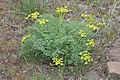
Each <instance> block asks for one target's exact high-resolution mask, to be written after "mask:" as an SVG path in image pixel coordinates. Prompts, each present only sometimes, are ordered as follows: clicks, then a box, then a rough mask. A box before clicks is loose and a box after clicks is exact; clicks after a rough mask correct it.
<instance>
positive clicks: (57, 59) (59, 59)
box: [52, 58, 63, 66]
mask: <svg viewBox="0 0 120 80" xmlns="http://www.w3.org/2000/svg"><path fill="white" fill-rule="evenodd" d="M52 60H53V62H54V64H55V65H56V66H58V65H60V66H63V58H52Z"/></svg>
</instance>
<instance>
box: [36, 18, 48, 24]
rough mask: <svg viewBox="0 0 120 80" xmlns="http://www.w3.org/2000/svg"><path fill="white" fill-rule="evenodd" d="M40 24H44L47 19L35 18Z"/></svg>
mask: <svg viewBox="0 0 120 80" xmlns="http://www.w3.org/2000/svg"><path fill="white" fill-rule="evenodd" d="M37 21H38V22H39V24H40V25H43V24H46V23H47V22H48V20H45V19H42V20H37Z"/></svg>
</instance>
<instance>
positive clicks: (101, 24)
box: [97, 23, 105, 27]
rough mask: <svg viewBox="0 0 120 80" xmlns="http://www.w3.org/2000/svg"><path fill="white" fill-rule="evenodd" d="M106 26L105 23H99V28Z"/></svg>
mask: <svg viewBox="0 0 120 80" xmlns="http://www.w3.org/2000/svg"><path fill="white" fill-rule="evenodd" d="M104 25H105V23H98V24H97V27H103V26H104Z"/></svg>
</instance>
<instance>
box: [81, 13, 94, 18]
mask: <svg viewBox="0 0 120 80" xmlns="http://www.w3.org/2000/svg"><path fill="white" fill-rule="evenodd" d="M81 17H84V18H93V15H92V14H81Z"/></svg>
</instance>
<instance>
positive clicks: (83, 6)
mask: <svg viewBox="0 0 120 80" xmlns="http://www.w3.org/2000/svg"><path fill="white" fill-rule="evenodd" d="M78 7H79V8H80V9H87V8H88V6H87V5H83V4H79V5H78Z"/></svg>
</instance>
